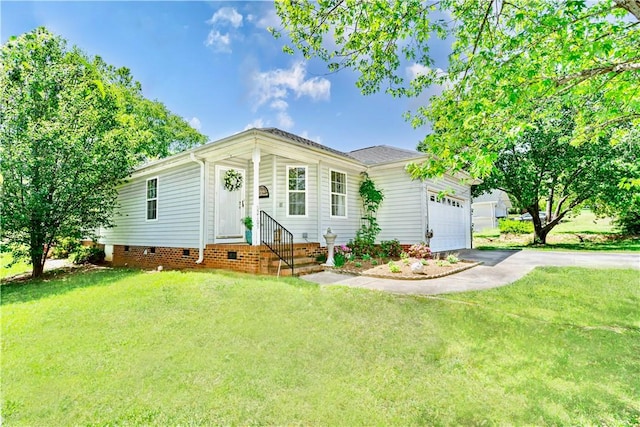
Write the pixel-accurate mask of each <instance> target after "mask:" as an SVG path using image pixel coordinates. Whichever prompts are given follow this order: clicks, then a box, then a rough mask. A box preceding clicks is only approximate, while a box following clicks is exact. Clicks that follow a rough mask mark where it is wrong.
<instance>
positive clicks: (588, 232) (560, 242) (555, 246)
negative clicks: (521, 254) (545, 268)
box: [473, 209, 640, 252]
mask: <svg viewBox="0 0 640 427" xmlns="http://www.w3.org/2000/svg"><path fill="white" fill-rule="evenodd" d="M532 242H533V233H529V234H502V235H501V234H500V230H499V229H497V228H495V229H487V230H483V231H479V232H474V233H473V247H474V248H476V249H515V248H519V249H522V248H527V249H543V250H573V251H614V252H624V251H640V237H638V236H622V235H619V234H616V228H615V226H614V225H613V224H612V218H598V217H596V215H595V214H594V213H593V212H591V211H590V210H587V209H584V210H582V211H580V213H579V214H578V215H576V216H571V217H568V218H567V219H566V220H564V221H563V222H561V223H560V224H558V225H556V226H555V227H554V228H553V229H552V230H551V231H550V232H549V235H548V236H547V244H546V245H544V246H533V245H532Z"/></svg>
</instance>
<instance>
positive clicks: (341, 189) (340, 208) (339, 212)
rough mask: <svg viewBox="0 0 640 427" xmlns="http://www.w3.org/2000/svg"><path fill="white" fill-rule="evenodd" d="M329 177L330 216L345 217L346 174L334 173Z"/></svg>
mask: <svg viewBox="0 0 640 427" xmlns="http://www.w3.org/2000/svg"><path fill="white" fill-rule="evenodd" d="M330 175H331V188H330V190H331V216H334V217H346V216H347V174H346V173H342V172H338V171H334V170H332V171H331V172H330Z"/></svg>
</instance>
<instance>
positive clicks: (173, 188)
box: [101, 163, 200, 248]
mask: <svg viewBox="0 0 640 427" xmlns="http://www.w3.org/2000/svg"><path fill="white" fill-rule="evenodd" d="M157 178H158V183H159V184H161V185H159V187H158V189H159V193H158V196H159V198H158V205H157V207H158V212H159V215H158V217H157V220H155V221H146V217H147V209H146V190H147V183H146V182H147V178H146V177H140V178H133V179H131V180H130V181H129V182H127V183H126V184H123V185H122V186H121V187H120V189H119V194H118V203H119V205H120V206H119V209H118V210H117V214H116V215H114V223H115V224H116V226H115V227H113V228H110V229H105V230H104V232H103V238H102V239H101V243H105V244H111V245H130V246H150V247H151V246H166V247H185V248H196V247H197V246H198V241H199V239H198V231H199V224H200V219H199V213H200V180H199V178H200V167H199V166H198V165H197V164H195V163H191V164H186V165H182V166H178V167H175V168H172V169H167V170H165V171H162V172H161V173H159V174H157Z"/></svg>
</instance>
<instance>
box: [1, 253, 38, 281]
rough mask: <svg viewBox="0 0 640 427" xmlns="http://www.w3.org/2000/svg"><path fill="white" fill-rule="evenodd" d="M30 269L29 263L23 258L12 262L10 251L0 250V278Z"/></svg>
mask: <svg viewBox="0 0 640 427" xmlns="http://www.w3.org/2000/svg"><path fill="white" fill-rule="evenodd" d="M30 271H31V264H29V263H28V262H27V261H25V260H18V261H16V262H14V260H13V256H12V255H11V253H10V252H0V279H4V278H5V277H11V276H15V275H16V274H20V273H27V272H30Z"/></svg>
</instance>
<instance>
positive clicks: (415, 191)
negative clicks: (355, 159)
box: [369, 166, 424, 244]
mask: <svg viewBox="0 0 640 427" xmlns="http://www.w3.org/2000/svg"><path fill="white" fill-rule="evenodd" d="M369 177H370V178H371V179H372V180H373V182H374V183H375V185H376V188H378V189H379V190H381V191H382V194H383V196H384V199H383V200H382V203H381V204H380V208H379V209H378V212H377V220H378V225H379V226H380V234H379V235H378V239H377V241H378V242H380V241H383V240H393V239H398V240H399V241H400V243H403V244H413V243H418V242H420V241H423V240H424V230H423V225H422V224H423V215H424V213H423V208H422V201H423V196H422V189H423V184H422V182H421V181H420V180H412V179H411V177H410V176H409V174H408V173H407V172H406V171H405V170H404V169H403V168H402V166H399V167H394V168H385V169H379V170H376V169H372V170H370V171H369Z"/></svg>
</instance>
